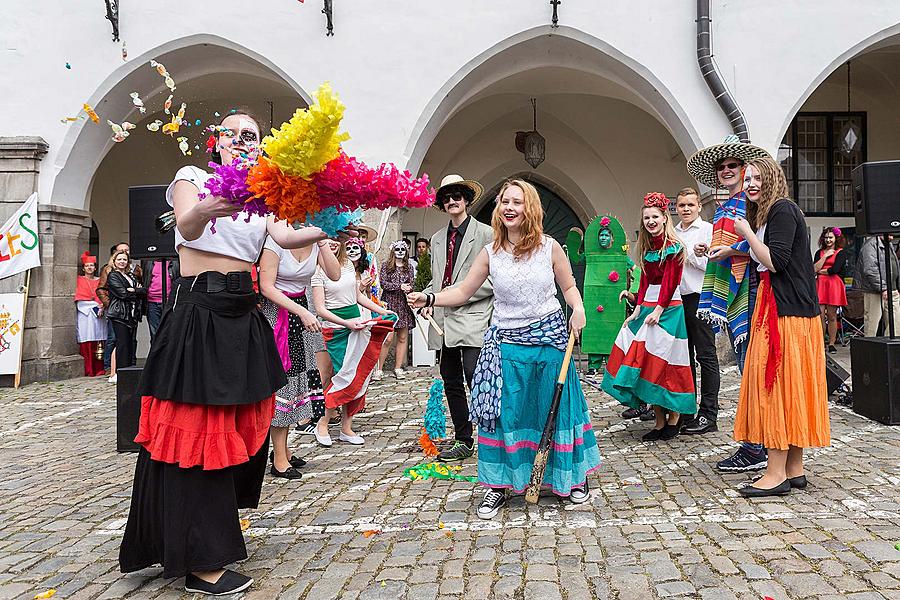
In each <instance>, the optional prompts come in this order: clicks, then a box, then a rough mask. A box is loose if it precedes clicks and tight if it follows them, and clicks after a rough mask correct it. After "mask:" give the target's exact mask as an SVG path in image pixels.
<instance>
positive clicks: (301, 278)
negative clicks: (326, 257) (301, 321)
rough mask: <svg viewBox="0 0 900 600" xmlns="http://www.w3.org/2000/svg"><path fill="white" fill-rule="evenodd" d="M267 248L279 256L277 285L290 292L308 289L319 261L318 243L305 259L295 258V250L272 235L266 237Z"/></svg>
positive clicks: (276, 276) (283, 290)
mask: <svg viewBox="0 0 900 600" xmlns="http://www.w3.org/2000/svg"><path fill="white" fill-rule="evenodd" d="M217 235H218V234H217ZM265 249H266V250H271V251H272V252H274V253H275V254H276V256H278V274H277V275H275V287H276V288H278V289H279V290H281V291H282V292H286V293H288V294H299V293H300V292H304V291H306V288H307V287H308V286H309V283H310V280H311V279H312V276H313V274H314V273H315V272H316V266H317V265H318V262H319V246H318V244H313V246H312V252H310V253H309V256H307V257H306V258H305V259H303V260H297V259H296V258H294V253H293V252H291V251H290V250H285V249H284V248H282V247H281V246H279V245H278V244H277V243H275V240H273V239H272V238H271V237H267V238H266V245H265Z"/></svg>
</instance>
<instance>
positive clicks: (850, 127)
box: [840, 61, 862, 156]
mask: <svg viewBox="0 0 900 600" xmlns="http://www.w3.org/2000/svg"><path fill="white" fill-rule="evenodd" d="M840 139H841V152H843V153H844V154H845V155H846V156H850V155H852V154H853V153H854V152H856V151H857V150H859V145H860V142H862V133H861V131H860V129H859V126H857V124H856V123H854V122H853V117H852V116H851V115H850V61H847V122H846V123H845V124H844V126H843V127H842V128H841V136H840Z"/></svg>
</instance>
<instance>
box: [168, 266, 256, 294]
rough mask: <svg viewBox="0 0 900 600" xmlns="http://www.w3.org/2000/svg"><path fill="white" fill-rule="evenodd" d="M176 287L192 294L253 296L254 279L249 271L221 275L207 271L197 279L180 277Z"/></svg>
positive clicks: (176, 281) (196, 277)
mask: <svg viewBox="0 0 900 600" xmlns="http://www.w3.org/2000/svg"><path fill="white" fill-rule="evenodd" d="M175 284H176V285H181V286H183V287H184V288H186V289H187V290H190V291H192V292H202V293H207V294H217V293H220V292H226V293H229V294H252V293H253V279H252V278H251V277H250V272H249V271H232V272H230V273H219V272H218V271H206V272H204V273H200V274H199V275H197V276H195V277H180V278H178V279H176V280H175Z"/></svg>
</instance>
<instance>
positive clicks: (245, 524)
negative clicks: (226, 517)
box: [241, 519, 250, 531]
mask: <svg viewBox="0 0 900 600" xmlns="http://www.w3.org/2000/svg"><path fill="white" fill-rule="evenodd" d="M248 529H250V519H241V531H247V530H248Z"/></svg>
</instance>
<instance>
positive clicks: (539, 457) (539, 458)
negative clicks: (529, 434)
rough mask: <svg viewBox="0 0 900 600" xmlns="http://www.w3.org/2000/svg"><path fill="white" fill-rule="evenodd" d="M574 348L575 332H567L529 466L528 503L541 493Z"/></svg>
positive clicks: (526, 495)
mask: <svg viewBox="0 0 900 600" xmlns="http://www.w3.org/2000/svg"><path fill="white" fill-rule="evenodd" d="M574 348H575V333H574V332H569V343H568V345H567V346H566V355H565V356H564V357H563V362H562V367H560V369H559V377H558V378H557V379H556V388H555V389H554V390H553V399H552V400H550V411H549V412H548V413H547V422H546V423H545V424H544V432H543V433H542V434H541V443H540V445H539V446H538V449H537V453H536V454H535V456H534V465H533V466H532V467H531V479H530V480H529V481H528V489H527V490H526V492H525V501H526V502H528V503H529V504H535V503H536V502H537V501H538V498H540V495H541V484H543V482H544V471H545V470H546V469H547V460H548V459H549V458H550V449H551V448H552V447H553V434H554V433H555V432H556V414H557V413H558V412H559V400H560V398H561V397H562V391H563V386H564V385H565V383H566V375H568V373H569V363H570V362H572V350H573V349H574Z"/></svg>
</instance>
